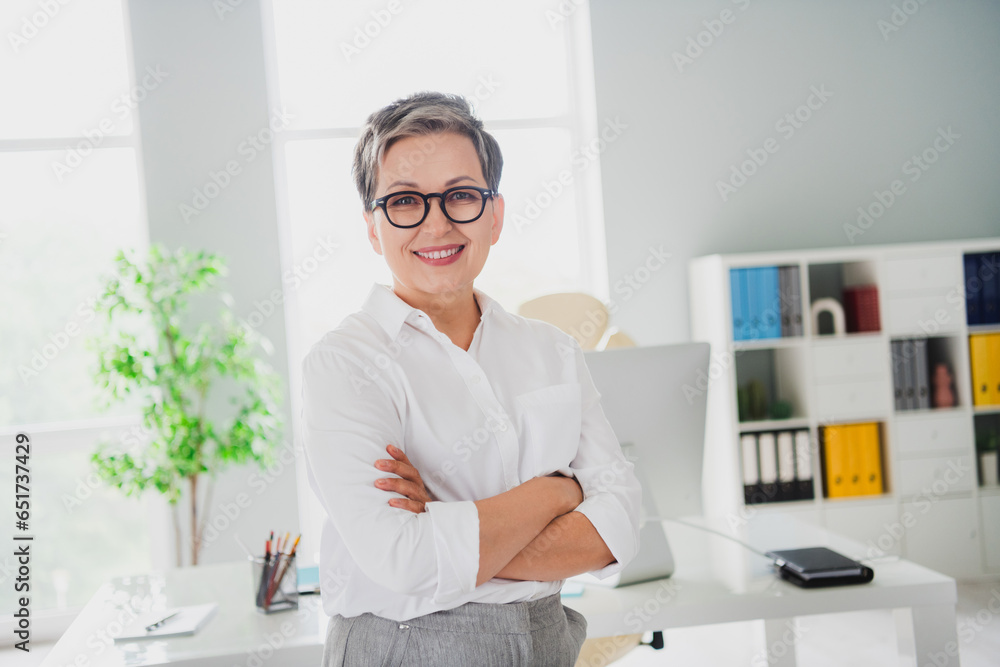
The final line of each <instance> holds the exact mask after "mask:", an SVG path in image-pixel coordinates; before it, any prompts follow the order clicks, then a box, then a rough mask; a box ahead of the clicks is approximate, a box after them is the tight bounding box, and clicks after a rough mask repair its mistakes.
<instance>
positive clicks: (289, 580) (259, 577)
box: [252, 554, 299, 614]
mask: <svg viewBox="0 0 1000 667" xmlns="http://www.w3.org/2000/svg"><path fill="white" fill-rule="evenodd" d="M252 561H253V562H252V565H253V585H254V589H253V590H254V595H256V600H255V604H256V607H257V611H259V612H261V613H262V614H273V613H274V612H277V611H285V610H286V609H298V608H299V576H298V567H296V563H295V556H294V555H292V556H287V555H285V554H280V555H278V556H271V557H270V558H269V559H267V560H266V561H265V559H264V558H263V557H260V556H258V557H255V558H253V559H252Z"/></svg>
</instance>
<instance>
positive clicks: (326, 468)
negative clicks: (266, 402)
mask: <svg viewBox="0 0 1000 667" xmlns="http://www.w3.org/2000/svg"><path fill="white" fill-rule="evenodd" d="M302 370H303V372H302V399H303V401H302V417H303V419H302V423H303V429H304V431H303V440H304V447H305V456H306V464H307V466H308V467H309V471H310V476H309V482H310V485H311V486H312V487H313V490H314V491H315V493H316V496H317V497H318V498H319V501H320V503H321V504H322V505H323V508H324V509H325V510H326V513H327V515H328V516H329V517H330V520H331V522H332V523H333V525H334V527H335V528H336V530H337V532H338V533H339V534H340V537H341V538H342V540H343V542H344V545H345V547H346V548H347V550H348V551H349V552H350V554H351V556H352V558H353V559H354V561H355V563H357V565H358V567H359V568H361V570H362V572H364V573H365V574H366V575H367V576H368V577H369V578H370V579H371V580H372V581H374V582H377V583H378V584H380V585H382V586H385V587H386V588H388V589H390V590H392V591H395V592H397V593H401V594H405V595H417V596H424V597H431V598H432V599H433V600H434V601H435V602H436V603H447V602H449V601H451V600H454V599H457V598H458V597H460V596H462V595H465V594H468V593H470V592H471V591H473V590H474V589H475V586H476V576H477V574H478V571H479V513H478V510H477V508H476V506H475V504H474V503H473V502H471V501H461V502H448V503H444V502H431V503H428V505H427V511H426V512H424V513H422V514H414V513H412V512H409V511H407V510H403V509H399V508H394V507H391V506H390V505H389V504H388V500H389V499H390V498H391V497H394V496H396V497H398V495H397V494H390V493H389V492H387V491H383V490H381V489H378V488H376V487H375V480H376V479H378V478H380V477H386V476H388V475H387V473H385V472H382V471H380V470H378V469H377V468H375V461H376V460H377V459H383V458H389V455H388V453H387V452H386V449H385V448H386V445H388V444H394V445H396V446H397V447H399V448H400V449H402V450H403V451H406V443H405V442H403V433H404V429H403V419H402V416H401V414H400V411H399V409H397V407H396V404H394V402H393V400H392V399H391V393H390V389H389V387H388V385H387V384H386V382H385V378H384V377H382V376H381V375H380V373H381V372H383V371H380V370H378V369H375V368H374V367H373V366H371V365H369V366H368V367H367V368H366V367H365V366H363V365H362V364H361V363H360V362H359V361H358V360H353V359H350V358H349V357H348V356H347V354H346V353H345V352H342V351H340V350H337V349H336V348H333V347H328V346H317V347H314V348H313V349H312V350H311V351H310V353H309V354H308V355H307V357H306V359H305V361H304V362H303V367H302ZM366 370H367V372H366Z"/></svg>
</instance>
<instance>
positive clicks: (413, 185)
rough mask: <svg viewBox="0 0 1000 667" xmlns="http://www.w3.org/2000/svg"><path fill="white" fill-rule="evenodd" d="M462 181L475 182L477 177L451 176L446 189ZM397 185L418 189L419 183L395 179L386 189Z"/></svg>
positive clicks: (446, 183) (445, 185)
mask: <svg viewBox="0 0 1000 667" xmlns="http://www.w3.org/2000/svg"><path fill="white" fill-rule="evenodd" d="M462 181H472V182H473V183H475V182H476V179H474V178H472V177H471V176H456V177H455V178H449V179H448V180H447V181H446V182H445V184H444V187H445V189H447V188H450V187H451V186H453V185H455V184H456V183H460V182H462ZM397 185H402V186H404V187H408V188H414V189H417V184H416V183H414V182H413V181H393V182H392V183H390V184H389V185H387V186H386V189H387V190H391V189H392V188H394V187H396V186H397Z"/></svg>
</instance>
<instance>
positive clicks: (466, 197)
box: [371, 185, 498, 229]
mask: <svg viewBox="0 0 1000 667" xmlns="http://www.w3.org/2000/svg"><path fill="white" fill-rule="evenodd" d="M497 194H498V193H497V192H496V191H495V190H488V189H486V188H478V187H476V186H474V185H460V186H458V187H455V188H448V189H447V190H445V191H444V192H431V193H430V194H426V195H425V194H424V193H422V192H417V191H415V190H406V191H404V192H393V193H392V194H388V195H386V196H385V197H379V198H378V199H376V200H375V201H373V202H372V204H371V210H373V211H374V210H375V209H377V208H380V209H382V212H383V213H385V217H386V220H388V221H389V224H391V225H392V226H393V227H399V228H400V229H409V228H411V227H416V226H417V225H419V224H420V223H422V222H423V221H424V220H425V219H426V218H427V214H428V213H430V210H431V197H437V198H438V199H440V204H441V211H442V212H443V213H444V217H446V218H448V219H449V220H451V221H452V222H457V223H460V224H464V223H466V222H474V221H476V220H478V219H479V218H480V217H482V215H483V211H485V210H486V202H487V201H488V200H489V199H490V197H494V196H496V195H497Z"/></svg>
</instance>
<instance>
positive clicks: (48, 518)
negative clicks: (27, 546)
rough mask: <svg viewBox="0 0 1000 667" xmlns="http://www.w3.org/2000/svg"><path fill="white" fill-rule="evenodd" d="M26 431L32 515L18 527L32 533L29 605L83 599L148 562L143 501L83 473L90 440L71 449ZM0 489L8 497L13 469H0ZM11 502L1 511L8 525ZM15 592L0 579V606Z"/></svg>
mask: <svg viewBox="0 0 1000 667" xmlns="http://www.w3.org/2000/svg"><path fill="white" fill-rule="evenodd" d="M28 435H29V436H32V447H31V459H30V467H31V518H30V519H29V522H28V530H27V531H26V532H25V533H24V534H27V535H33V536H34V540H33V541H32V542H31V593H32V594H31V607H32V609H33V610H34V611H40V610H43V609H55V608H58V609H62V608H67V607H78V606H83V605H84V604H86V603H87V601H88V600H89V599H90V598H91V597H92V596H93V595H94V593H95V592H96V591H97V589H98V588H99V587H100V586H101V584H103V583H104V582H105V581H107V580H108V579H110V578H111V577H113V576H118V575H122V574H130V573H134V574H138V573H142V572H146V571H148V570H150V569H151V567H152V563H151V561H150V553H151V550H150V542H149V529H148V523H149V519H148V516H147V512H146V504H145V502H144V500H140V499H137V498H126V497H125V496H123V495H122V494H121V493H120V492H119V491H118V490H117V489H111V488H109V487H107V486H104V485H103V484H100V483H98V481H97V478H96V477H94V476H90V462H89V460H88V459H89V458H90V453H91V451H92V450H93V449H94V448H95V446H96V442H84V441H81V442H80V443H79V447H78V448H73V449H74V451H59V452H49V451H47V444H48V443H47V442H46V439H45V436H44V435H33V434H31V433H29V434H28ZM10 442H13V438H10ZM10 451H12V452H13V446H11V450H10ZM0 494H3V495H2V497H4V498H13V497H14V476H13V473H11V474H6V475H2V476H0ZM10 505H11V507H10V508H9V509H7V510H5V511H4V512H3V518H4V520H5V523H6V525H8V526H13V525H14V510H13V503H10ZM69 553H72V556H71V557H70V556H68V554H69ZM15 567H16V563H15V562H14V558H13V557H12V556H3V557H0V571H2V572H10V571H13V568H15ZM8 581H11V580H10V579H8ZM14 595H15V591H14V587H13V586H12V585H5V586H2V587H0V613H3V614H8V615H9V614H10V613H11V612H12V611H13V610H14V607H15V605H14Z"/></svg>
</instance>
